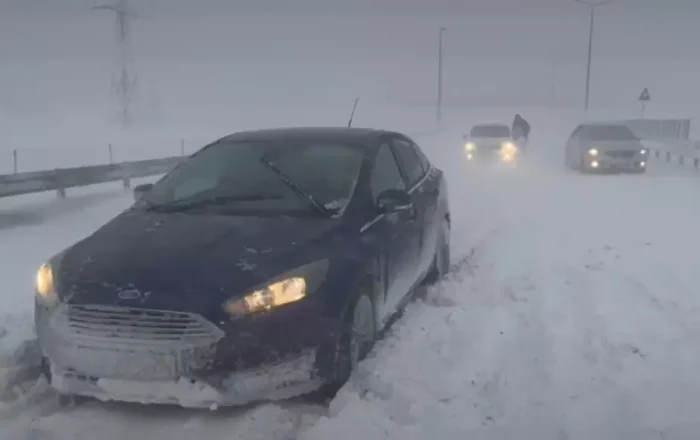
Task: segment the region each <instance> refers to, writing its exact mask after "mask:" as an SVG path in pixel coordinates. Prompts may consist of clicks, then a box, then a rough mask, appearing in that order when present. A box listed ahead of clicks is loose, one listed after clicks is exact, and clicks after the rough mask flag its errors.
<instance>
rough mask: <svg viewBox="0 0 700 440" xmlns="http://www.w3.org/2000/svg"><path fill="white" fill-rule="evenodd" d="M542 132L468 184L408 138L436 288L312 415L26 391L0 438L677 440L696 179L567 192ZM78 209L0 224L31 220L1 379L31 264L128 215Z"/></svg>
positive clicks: (691, 329) (688, 367)
mask: <svg viewBox="0 0 700 440" xmlns="http://www.w3.org/2000/svg"><path fill="white" fill-rule="evenodd" d="M544 116H547V117H549V115H540V116H539V121H538V122H536V123H539V124H542V123H543V122H545V118H544ZM484 117H485V118H489V117H490V115H488V114H486V115H485V116H484ZM533 123H535V122H533ZM567 130H568V128H567ZM560 131H562V130H560V129H558V127H557V126H552V127H551V129H550V130H548V132H539V133H538V134H537V135H533V139H532V145H533V151H534V152H535V153H533V154H535V159H534V160H533V163H531V164H529V165H528V166H527V167H524V168H523V169H519V170H508V171H506V170H500V171H499V170H479V169H471V168H470V167H468V166H467V164H466V163H465V161H464V160H463V159H464V158H463V156H462V150H461V138H460V135H461V132H459V131H456V130H453V131H444V132H441V133H439V134H436V135H432V136H425V137H422V138H418V137H417V139H418V140H419V141H420V142H421V144H422V145H423V146H424V148H425V149H426V150H427V151H428V152H429V154H430V156H431V157H432V158H433V160H434V161H435V162H436V163H437V164H438V165H440V166H441V167H443V168H444V169H445V171H446V172H447V173H448V177H449V182H450V185H451V197H452V206H453V211H454V212H453V216H454V227H453V231H454V232H453V237H452V240H453V242H452V246H453V256H454V261H453V263H454V264H453V271H452V274H451V275H450V277H449V279H447V280H446V281H444V282H443V283H441V284H440V285H439V286H437V287H436V288H434V289H433V290H432V291H431V292H430V293H429V295H428V298H427V300H426V301H425V302H424V303H417V304H414V305H411V306H410V307H409V309H408V310H407V311H406V313H405V316H404V317H403V318H402V319H401V320H400V321H399V322H398V323H397V324H396V325H395V326H394V327H393V329H392V330H391V332H390V334H389V335H388V336H387V337H386V338H385V339H384V340H383V341H381V342H380V343H379V344H378V345H377V347H376V349H375V351H374V352H373V353H372V355H371V356H370V358H369V359H367V360H366V361H365V362H364V363H362V365H361V367H360V370H359V371H358V372H357V374H356V375H355V377H353V379H352V380H351V382H350V383H348V385H347V386H346V387H345V388H344V389H343V390H341V392H340V393H339V395H338V396H337V397H336V399H335V400H334V401H333V402H332V403H331V405H330V407H329V408H320V407H315V406H311V405H309V404H307V403H303V402H285V403H281V404H266V405H260V406H255V407H251V408H244V409H233V410H221V411H219V412H214V413H210V412H200V411H191V410H184V409H174V408H162V407H158V408H153V407H148V408H143V407H141V406H138V405H122V404H103V403H98V402H88V403H86V404H83V405H81V406H78V407H75V408H69V409H60V408H58V407H57V405H56V401H55V396H53V395H52V393H51V392H50V391H48V390H47V389H46V386H45V384H43V383H41V382H39V383H36V382H32V381H28V382H27V383H25V384H23V386H24V387H25V388H24V389H23V390H22V391H21V392H20V391H19V390H16V392H15V393H7V394H6V396H7V397H9V396H10V395H12V399H9V398H8V402H6V404H5V406H4V407H2V409H0V420H1V421H0V439H2V440H24V439H33V440H34V439H47V440H48V439H51V440H68V439H88V438H95V434H94V433H95V432H99V433H100V434H99V438H100V439H104V440H112V439H114V440H117V439H123V438H124V436H125V435H128V436H130V437H134V438H148V439H153V440H160V439H168V440H180V439H183V440H184V439H194V438H205V437H208V438H227V439H245V440H257V439H260V440H271V439H274V440H276V439H280V440H282V439H285V440H287V439H299V440H301V439H305V440H312V439H313V440H315V439H318V440H327V439H328V438H332V437H339V436H340V437H342V438H347V439H355V438H364V439H416V440H418V439H421V440H424V439H425V438H429V437H435V436H438V437H440V438H444V439H455V440H456V439H463V438H469V439H511V438H538V439H556V440H559V439H570V440H578V439H581V440H583V439H590V438H599V439H620V438H635V439H660V438H664V439H695V438H697V433H698V432H699V431H700V422H698V420H697V416H696V412H697V411H696V409H695V408H696V405H695V402H696V401H697V400H698V398H700V380H699V379H697V377H696V376H697V375H696V374H695V372H696V371H697V370H698V368H700V352H698V350H697V348H696V341H697V338H698V337H700V315H699V313H700V298H698V297H697V295H695V294H694V293H695V289H694V287H695V286H697V284H698V282H700V274H698V273H697V271H695V270H694V266H695V265H696V262H697V257H696V255H697V249H699V248H700V239H699V238H698V236H697V234H695V225H696V224H697V219H698V213H699V212H698V208H697V204H696V203H693V200H695V199H696V198H697V180H696V179H697V178H694V177H692V176H688V175H682V174H681V175H678V174H676V173H674V170H673V169H672V168H668V167H666V166H665V165H661V166H659V167H657V166H655V165H658V164H652V169H650V173H649V174H648V175H642V176H636V175H635V176H625V175H623V176H600V177H596V176H581V175H578V174H572V173H568V172H566V171H564V170H562V167H561V166H560V164H561V140H562V137H561V134H560V133H559V132H560ZM80 191H81V193H76V194H73V195H72V196H71V197H69V198H68V199H67V200H65V201H63V202H58V201H55V200H53V199H52V196H49V195H43V196H42V195H37V196H32V197H33V200H30V198H18V199H14V201H13V203H15V204H16V205H15V206H13V210H12V211H4V210H3V212H2V217H3V218H4V219H5V220H3V221H6V222H8V220H7V217H6V216H7V214H8V213H10V212H16V213H20V214H17V215H24V216H26V217H29V218H33V219H34V222H31V221H24V220H23V221H22V222H21V224H19V223H20V222H19V221H18V222H17V223H15V224H12V223H11V222H9V223H5V224H4V226H3V227H2V228H1V229H0V242H1V243H2V244H3V246H2V249H1V250H0V259H1V260H2V261H3V265H2V269H0V270H2V272H1V273H0V277H1V278H2V279H3V283H4V286H5V291H4V292H3V295H2V296H1V297H0V298H2V301H1V302H0V304H1V305H2V310H6V311H10V312H11V313H9V314H7V313H5V317H4V320H3V321H2V322H3V328H4V331H5V332H6V336H5V338H2V339H0V347H3V349H4V351H3V354H4V357H3V356H0V359H2V360H1V361H0V362H3V361H4V362H5V363H6V364H5V366H6V367H7V366H9V364H12V363H13V362H14V363H15V364H16V363H17V357H16V353H15V356H12V355H10V353H11V352H12V351H13V348H16V347H17V343H18V341H21V340H23V339H26V338H28V337H31V283H32V275H33V272H34V270H35V268H36V265H37V264H38V263H39V262H40V261H41V260H42V259H43V258H45V257H46V256H48V255H50V254H52V253H53V252H55V251H56V250H58V249H60V248H62V247H63V246H65V245H68V244H69V243H71V242H73V241H74V240H76V239H79V238H80V237H82V236H84V235H86V234H88V233H89V232H90V231H91V230H93V229H95V228H97V227H98V226H99V225H100V224H102V223H104V222H105V221H106V220H107V219H109V218H110V217H111V216H113V215H114V214H116V213H117V212H119V211H120V210H122V209H124V208H125V207H127V206H128V205H129V203H130V195H129V194H125V193H124V192H123V190H122V189H120V188H119V187H118V185H114V186H104V187H98V188H92V189H83V190H80ZM20 199H24V200H23V201H22V202H20ZM20 203H23V205H20ZM64 204H65V205H64ZM81 205H82V206H81ZM32 223H33V224H32ZM28 358H31V356H28ZM25 370H26V366H25ZM5 371H9V370H8V369H7V368H6V369H5ZM31 387H33V388H31ZM17 396H20V397H19V398H18V399H15V397H17ZM9 400H12V402H10V401H9Z"/></svg>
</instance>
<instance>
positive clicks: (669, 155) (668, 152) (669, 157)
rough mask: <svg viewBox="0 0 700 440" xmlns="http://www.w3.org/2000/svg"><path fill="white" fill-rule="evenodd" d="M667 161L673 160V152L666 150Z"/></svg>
mask: <svg viewBox="0 0 700 440" xmlns="http://www.w3.org/2000/svg"><path fill="white" fill-rule="evenodd" d="M666 162H671V152H670V151H667V152H666Z"/></svg>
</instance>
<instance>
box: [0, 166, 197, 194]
mask: <svg viewBox="0 0 700 440" xmlns="http://www.w3.org/2000/svg"><path fill="white" fill-rule="evenodd" d="M184 159H186V157H182V156H173V157H165V158H161V159H150V160H141V161H134V162H121V163H115V164H109V165H91V166H82V167H74V168H59V169H55V170H49V171H31V172H26V173H17V174H5V175H0V197H10V196H18V195H22V194H29V193H37V192H44V191H57V192H58V196H59V197H65V195H66V189H68V188H75V187H78V186H87V185H94V184H98V183H107V182H117V181H120V180H121V181H122V182H124V187H125V188H129V187H130V186H131V179H135V178H140V177H150V176H157V175H159V174H165V173H167V172H168V171H170V170H171V169H173V168H174V167H175V166H176V165H177V164H179V163H180V162H181V161H183V160H184Z"/></svg>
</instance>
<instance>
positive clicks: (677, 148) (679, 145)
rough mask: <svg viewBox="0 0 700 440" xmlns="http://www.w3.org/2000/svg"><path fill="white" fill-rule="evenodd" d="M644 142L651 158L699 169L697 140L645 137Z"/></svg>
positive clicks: (699, 146)
mask: <svg viewBox="0 0 700 440" xmlns="http://www.w3.org/2000/svg"><path fill="white" fill-rule="evenodd" d="M644 143H645V145H646V146H647V147H649V151H650V153H651V157H652V158H653V159H655V160H660V161H664V162H666V163H669V164H676V165H678V166H680V167H684V168H688V169H692V170H694V171H700V143H699V142H697V141H675V142H674V141H668V140H652V139H646V140H645V141H644Z"/></svg>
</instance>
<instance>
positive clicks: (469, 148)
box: [464, 142, 476, 153]
mask: <svg viewBox="0 0 700 440" xmlns="http://www.w3.org/2000/svg"><path fill="white" fill-rule="evenodd" d="M464 149H465V150H467V152H468V153H472V152H473V151H474V150H476V145H475V144H474V143H473V142H467V144H466V145H465V146H464Z"/></svg>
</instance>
